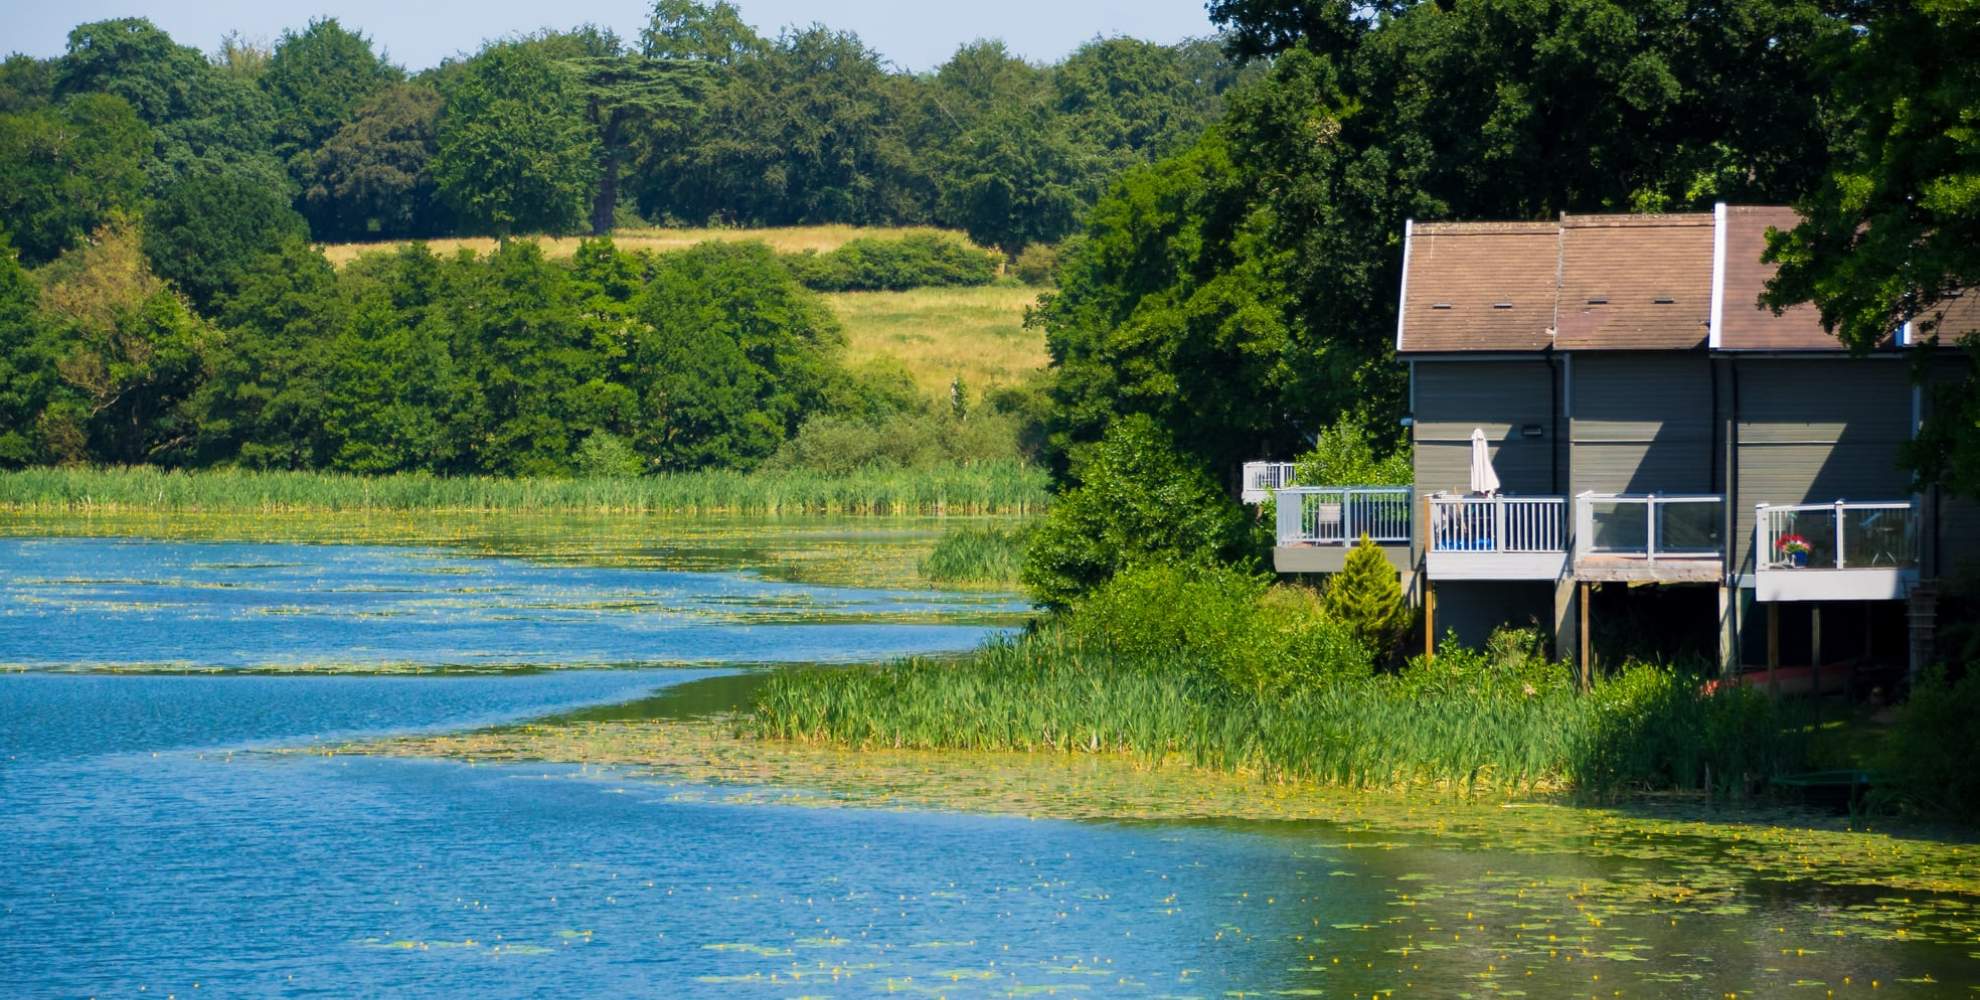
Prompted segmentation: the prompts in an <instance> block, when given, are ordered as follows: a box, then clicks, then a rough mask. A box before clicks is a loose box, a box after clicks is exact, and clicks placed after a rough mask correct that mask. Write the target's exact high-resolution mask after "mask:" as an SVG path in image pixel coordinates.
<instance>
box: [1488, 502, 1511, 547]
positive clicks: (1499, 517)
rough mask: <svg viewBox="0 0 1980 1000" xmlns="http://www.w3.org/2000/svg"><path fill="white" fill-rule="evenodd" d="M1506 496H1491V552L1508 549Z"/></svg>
mask: <svg viewBox="0 0 1980 1000" xmlns="http://www.w3.org/2000/svg"><path fill="white" fill-rule="evenodd" d="M1506 542H1507V539H1506V498H1505V497H1493V498H1492V548H1491V549H1490V551H1492V552H1506V551H1510V547H1509V546H1508V545H1507V544H1506Z"/></svg>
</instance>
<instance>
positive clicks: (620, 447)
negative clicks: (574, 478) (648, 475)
mask: <svg viewBox="0 0 1980 1000" xmlns="http://www.w3.org/2000/svg"><path fill="white" fill-rule="evenodd" d="M645 468H646V460H645V459H642V458H640V457H639V453H638V452H636V451H634V450H633V448H632V445H630V444H627V443H626V439H625V438H622V437H620V436H618V435H617V434H612V433H609V432H606V431H593V432H592V433H591V436H590V437H587V438H585V439H584V443H583V444H581V445H579V446H578V453H577V472H578V475H580V476H585V477H588V478H595V479H611V478H622V477H626V476H637V475H639V474H640V472H642V471H644V470H645Z"/></svg>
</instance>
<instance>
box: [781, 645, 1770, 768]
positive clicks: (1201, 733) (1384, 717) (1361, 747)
mask: <svg viewBox="0 0 1980 1000" xmlns="http://www.w3.org/2000/svg"><path fill="white" fill-rule="evenodd" d="M1781 713H1782V710H1781V709H1780V708H1779V707H1778V706H1776V705H1775V704H1774V703H1772V702H1769V701H1766V700H1765V699H1764V697H1763V696H1760V695H1757V694H1755V693H1753V692H1750V691H1744V690H1734V691H1728V692H1726V693H1724V694H1719V695H1709V696H1708V695H1705V694H1702V693H1701V692H1700V690H1699V688H1698V686H1697V685H1696V684H1695V683H1693V682H1692V681H1690V680H1689V679H1687V678H1684V677H1681V676H1679V675H1676V674H1672V673H1670V672H1668V671H1661V670H1656V669H1654V668H1648V667H1641V668H1638V669H1636V670H1635V671H1633V672H1630V673H1628V674H1625V675H1624V676H1623V678H1622V679H1619V680H1616V681H1611V682H1609V683H1608V684H1605V685H1604V686H1602V687H1600V688H1598V689H1597V690H1596V691H1595V692H1594V693H1592V694H1586V695H1584V694H1581V693H1578V692H1576V691H1575V690H1573V689H1572V687H1571V686H1569V685H1568V684H1566V683H1560V684H1550V685H1546V686H1544V687H1541V688H1534V687H1532V686H1531V685H1527V684H1518V685H1512V684H1500V683H1491V682H1489V681H1484V680H1481V679H1480V678H1477V677H1469V678H1458V677H1455V676H1453V677H1451V678H1448V679H1446V678H1442V677H1438V676H1429V677H1425V676H1411V675H1410V674H1409V673H1408V672H1407V671H1406V672H1405V673H1404V674H1402V675H1393V674H1391V675H1379V676H1375V677H1372V678H1366V679H1361V680H1350V679H1342V680H1338V681H1335V682H1331V683H1325V684H1319V685H1315V686H1312V687H1310V688H1306V689H1302V690H1299V691H1296V692H1294V693H1292V694H1290V695H1286V696H1282V697H1256V696H1252V695H1249V694H1246V693H1243V692H1240V691H1236V690H1233V689H1230V688H1228V687H1223V686H1219V685H1215V684H1211V683H1207V682H1206V681H1204V680H1203V679H1202V676H1201V674H1200V673H1199V672H1197V671H1194V670H1191V669H1187V666H1186V665H1183V664H1167V665H1164V664H1158V663H1152V662H1135V661H1129V660H1126V659H1124V658H1123V657H1121V656H1119V655H1117V654H1115V653H1112V652H1110V651H1108V650H1106V649H1104V648H1099V647H1097V646H1095V645H1093V644H1091V643H1086V642H1081V641H1079V640H1076V639H1073V638H1071V637H1070V636H1069V634H1067V633H1065V632H1062V631H1060V630H1058V629H1056V628H1051V627H1048V628H1046V629H1045V630H1043V631H1041V632H1040V633H1038V634H1036V635H1034V636H1031V637H1027V638H1022V639H1016V640H1007V641H1002V642H998V643H994V644H992V645H989V646H987V647H985V648H984V649H982V650H981V651H979V652H977V653H976V654H974V655H973V656H971V657H969V658H967V659H965V660H962V661H960V662H958V661H952V660H929V659H913V660H907V661H904V662H902V663H899V664H896V665H892V666H883V667H852V668H845V669H834V670H821V669H811V670H802V669H799V670H787V671H783V672H780V673H778V674H776V675H773V676H772V677H771V678H770V679H769V681H768V682H767V683H766V684H765V685H764V686H763V688H762V689H761V691H760V693H759V694H758V697H757V700H756V703H755V707H754V711H753V713H752V714H751V715H749V716H748V717H747V719H746V720H745V722H744V726H745V728H746V729H747V730H748V731H750V732H751V733H753V734H754V735H756V736H759V737H764V738H776V739H788V740H805V741H824V742H831V743H838V744H843V745H847V746H854V747H895V748H910V749H964V750H1017V751H1050V752H1067V753H1111V754H1127V755H1132V756H1135V757H1137V758H1140V759H1143V760H1145V761H1150V762H1159V761H1162V760H1173V759H1179V760H1182V761H1186V762H1188V763H1190V764H1192V765H1195V766H1199V767H1208V768H1217V769H1224V770H1241V771H1252V772H1257V773H1260V774H1262V775H1265V776H1267V777H1274V778H1295V779H1302V780H1308V781H1313V782H1317V783H1320V784H1326V785H1335V786H1343V787H1351V788H1398V787H1418V786H1435V787H1440V788H1448V789H1453V790H1459V791H1465V792H1503V793H1524V792H1546V791H1565V790H1579V791H1585V792H1591V793H1611V792H1617V791H1626V790H1634V789H1660V788H1699V787H1701V786H1703V784H1704V782H1705V780H1706V775H1707V773H1708V768H1709V772H1710V774H1711V775H1712V782H1713V784H1714V785H1715V786H1717V790H1720V791H1725V790H1728V789H1731V788H1733V787H1735V786H1736V784H1737V783H1738V782H1739V780H1740V778H1741V777H1742V776H1747V775H1753V774H1766V773H1771V772H1773V771H1775V770H1777V769H1780V768H1783V767H1787V766H1791V765H1792V764H1793V763H1794V762H1795V761H1797V760H1798V757H1797V753H1798V749H1797V746H1796V743H1795V736H1794V727H1793V726H1791V725H1789V724H1788V721H1787V720H1786V719H1785V718H1784V717H1783V716H1782V714H1781ZM1646 736H1656V737H1659V738H1655V739H1646Z"/></svg>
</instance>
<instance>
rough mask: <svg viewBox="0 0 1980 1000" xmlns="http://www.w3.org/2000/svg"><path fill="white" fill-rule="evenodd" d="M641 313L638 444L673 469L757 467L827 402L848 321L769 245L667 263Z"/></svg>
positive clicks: (634, 368) (635, 364)
mask: <svg viewBox="0 0 1980 1000" xmlns="http://www.w3.org/2000/svg"><path fill="white" fill-rule="evenodd" d="M638 315H639V318H640V319H641V320H642V321H643V326H642V328H641V329H639V330H638V331H637V332H636V333H635V334H634V335H633V339H632V343H631V345H630V346H629V348H628V350H627V352H626V357H625V360H624V362H623V369H624V381H625V383H626V384H628V385H630V386H631V387H632V388H633V391H634V392H635V393H637V394H638V402H637V413H636V415H635V417H634V418H633V421H634V428H633V431H634V433H633V441H634V444H635V447H637V448H639V450H640V452H641V453H642V454H647V455H651V456H654V457H655V459H656V460H657V461H658V462H659V464H660V466H661V467H662V468H669V469H699V468H708V467H711V466H726V467H732V468H749V467H751V466H754V465H755V464H756V463H758V462H761V461H762V460H763V459H765V458H767V457H769V456H770V454H771V453H772V452H774V451H775V450H776V449H777V446H778V445H780V444H782V443H783V441H784V439H785V438H786V437H789V436H790V435H791V434H793V433H795V432H796V431H797V429H798V426H799V425H800V424H801V423H803V421H804V419H805V417H807V416H809V415H810V414H811V413H812V412H813V411H815V410H817V409H819V408H820V407H821V405H822V404H823V401H824V394H825V392H826V389H827V383H828V382H829V380H830V371H831V369H830V365H829V361H830V358H831V357H832V354H833V352H834V351H836V350H837V349H838V348H839V346H840V343H841V341H840V333H839V328H838V324H837V322H836V321H835V320H834V319H833V318H832V316H831V313H830V312H829V311H828V310H827V309H826V308H825V306H824V304H823V303H822V302H821V301H819V299H818V297H817V296H816V295H814V294H813V293H811V292H810V291H808V290H806V289H805V288H804V287H803V286H802V285H799V284H798V283H797V280H796V279H795V278H793V277H792V276H791V273H790V271H789V270H787V269H786V268H785V267H784V266H783V265H782V264H781V263H779V262H778V261H777V259H776V256H775V255H774V254H772V253H771V251H770V249H769V248H768V247H766V246H764V245H763V244H760V243H719V242H711V243H704V244H701V245H700V246H697V247H695V248H693V249H691V250H687V251H683V252H680V253H673V254H667V255H665V256H663V257H661V258H659V259H658V260H657V261H656V262H655V266H654V270H653V276H652V279H651V282H650V283H649V284H648V285H647V287H646V290H645V292H644V293H642V295H641V296H640V299H639V302H638Z"/></svg>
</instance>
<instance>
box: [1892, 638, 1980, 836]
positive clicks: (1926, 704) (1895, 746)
mask: <svg viewBox="0 0 1980 1000" xmlns="http://www.w3.org/2000/svg"><path fill="white" fill-rule="evenodd" d="M1976 740H1980V671H1974V670H1971V669H1969V670H1968V671H1966V673H1965V675H1964V676H1962V677H1960V678H1959V679H1958V680H1953V679H1950V678H1948V677H1947V676H1946V673H1945V671H1944V670H1943V669H1940V668H1934V669H1931V670H1927V671H1925V672H1924V673H1923V674H1922V676H1920V677H1919V679H1918V681H1917V683H1916V684H1914V685H1913V686H1912V689H1911V697H1910V698H1908V699H1906V701H1905V703H1904V707H1903V708H1902V709H1901V714H1900V715H1899V716H1898V722H1897V725H1896V726H1895V727H1893V729H1892V731H1891V736H1890V741H1889V743H1888V744H1887V745H1886V747H1885V756H1884V759H1883V760H1881V761H1879V763H1881V764H1882V765H1883V766H1884V770H1883V773H1884V774H1885V775H1886V776H1887V777H1888V778H1889V780H1890V781H1891V783H1892V786H1893V787H1892V788H1891V789H1890V791H1889V792H1888V793H1886V794H1887V795H1888V796H1889V797H1890V798H1891V799H1893V800H1894V802H1895V803H1896V804H1902V805H1903V806H1906V807H1908V808H1910V809H1912V810H1914V811H1917V812H1920V813H1925V814H1928V815H1938V816H1946V817H1952V818H1955V819H1958V820H1961V821H1965V822H1971V821H1973V820H1974V819H1975V818H1976V817H1980V769H1976V768H1975V767H1974V766H1973V758H1972V748H1973V747H1975V746H1980V742H1976Z"/></svg>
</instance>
